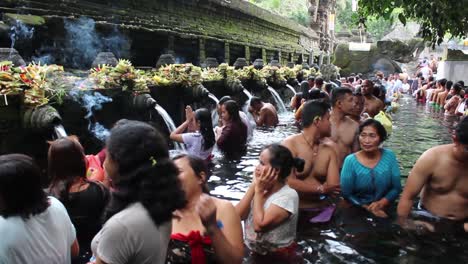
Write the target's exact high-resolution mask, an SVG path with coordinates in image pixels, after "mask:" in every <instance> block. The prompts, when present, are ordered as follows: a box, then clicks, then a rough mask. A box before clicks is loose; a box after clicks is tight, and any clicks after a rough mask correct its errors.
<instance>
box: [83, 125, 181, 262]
mask: <svg viewBox="0 0 468 264" xmlns="http://www.w3.org/2000/svg"><path fill="white" fill-rule="evenodd" d="M106 149H107V155H106V160H105V161H104V169H105V171H106V173H107V176H108V177H109V179H110V180H111V182H112V186H113V189H112V192H111V200H110V203H109V204H108V206H107V208H106V210H105V212H104V219H105V224H104V226H103V228H102V229H101V231H99V233H98V234H97V235H96V236H95V237H94V239H93V241H92V243H91V248H92V250H93V253H94V255H95V257H96V263H98V264H101V263H109V264H111V263H112V264H116V263H118V264H124V263H139V264H150V263H151V264H153V263H164V262H165V259H166V252H167V245H168V243H169V238H170V234H171V222H172V221H171V220H172V213H173V212H174V211H175V210H177V209H180V208H183V207H184V206H185V204H186V200H185V194H184V192H183V190H182V187H181V184H180V182H179V180H178V174H179V171H178V169H177V167H176V166H175V165H174V163H173V162H172V160H171V159H170V158H169V152H168V148H167V143H166V141H165V140H164V137H163V136H162V135H161V134H160V133H159V132H158V131H157V130H156V129H155V128H154V127H152V126H150V125H148V124H146V123H144V122H140V121H130V120H120V121H118V122H117V123H116V125H115V126H114V128H112V130H111V133H110V136H109V138H108V139H107V142H106Z"/></svg>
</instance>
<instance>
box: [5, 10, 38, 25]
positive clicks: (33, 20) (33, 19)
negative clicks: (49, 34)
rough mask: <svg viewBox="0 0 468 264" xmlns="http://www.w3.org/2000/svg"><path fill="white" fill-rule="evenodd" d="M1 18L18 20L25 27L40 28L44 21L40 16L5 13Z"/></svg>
mask: <svg viewBox="0 0 468 264" xmlns="http://www.w3.org/2000/svg"><path fill="white" fill-rule="evenodd" d="M3 18H4V19H6V20H13V21H15V20H19V21H21V22H23V23H24V24H26V25H31V26H41V25H43V24H45V19H44V18H43V17H41V16H33V15H20V14H12V13H5V14H4V15H3Z"/></svg>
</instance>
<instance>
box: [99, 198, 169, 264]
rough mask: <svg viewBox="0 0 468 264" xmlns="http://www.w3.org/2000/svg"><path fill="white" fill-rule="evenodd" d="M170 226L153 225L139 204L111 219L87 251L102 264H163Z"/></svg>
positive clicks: (167, 223)
mask: <svg viewBox="0 0 468 264" xmlns="http://www.w3.org/2000/svg"><path fill="white" fill-rule="evenodd" d="M171 227H172V222H171V221H168V222H166V223H164V224H162V225H160V226H156V225H155V224H154V223H153V220H152V219H151V217H150V215H149V214H148V211H146V209H145V208H144V207H143V205H142V204H141V203H134V204H131V205H129V206H128V207H127V208H125V209H124V210H122V211H120V212H119V213H117V214H115V215H114V216H112V217H111V218H110V219H109V220H107V222H106V223H105V224H104V227H103V228H102V229H101V231H99V233H98V234H97V235H96V236H95V237H94V239H93V242H92V243H91V249H92V250H93V253H94V255H97V256H98V257H99V258H100V259H101V260H103V261H104V262H106V263H112V264H124V263H125V264H126V263H135V264H150V263H155V264H158V263H164V262H165V260H166V251H167V245H168V244H169V236H170V234H171Z"/></svg>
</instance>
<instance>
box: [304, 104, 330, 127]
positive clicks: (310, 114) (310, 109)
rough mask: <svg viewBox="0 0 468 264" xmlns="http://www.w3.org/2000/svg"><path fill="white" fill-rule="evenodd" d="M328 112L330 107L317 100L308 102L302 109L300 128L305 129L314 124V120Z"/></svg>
mask: <svg viewBox="0 0 468 264" xmlns="http://www.w3.org/2000/svg"><path fill="white" fill-rule="evenodd" d="M329 110H330V105H329V104H328V103H326V102H323V101H319V100H312V101H308V102H306V103H305V104H304V108H303V109H302V117H301V119H302V127H304V128H306V127H309V126H310V125H312V123H314V120H315V118H317V117H320V118H321V117H323V116H324V115H325V114H326V113H328V111H329Z"/></svg>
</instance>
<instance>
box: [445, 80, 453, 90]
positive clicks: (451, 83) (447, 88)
mask: <svg viewBox="0 0 468 264" xmlns="http://www.w3.org/2000/svg"><path fill="white" fill-rule="evenodd" d="M452 85H453V82H452V81H447V82H446V83H445V90H450V89H451V88H452Z"/></svg>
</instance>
